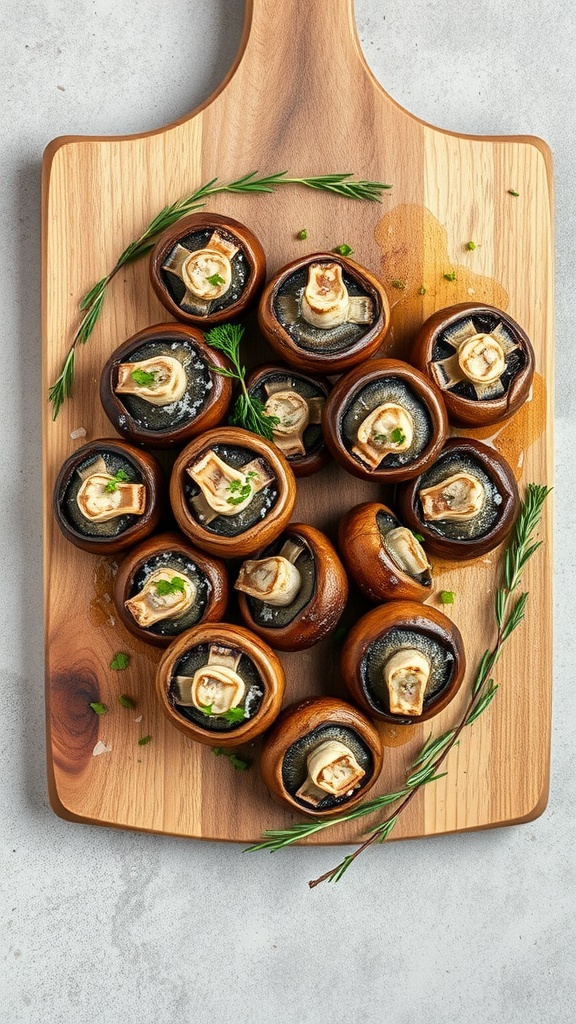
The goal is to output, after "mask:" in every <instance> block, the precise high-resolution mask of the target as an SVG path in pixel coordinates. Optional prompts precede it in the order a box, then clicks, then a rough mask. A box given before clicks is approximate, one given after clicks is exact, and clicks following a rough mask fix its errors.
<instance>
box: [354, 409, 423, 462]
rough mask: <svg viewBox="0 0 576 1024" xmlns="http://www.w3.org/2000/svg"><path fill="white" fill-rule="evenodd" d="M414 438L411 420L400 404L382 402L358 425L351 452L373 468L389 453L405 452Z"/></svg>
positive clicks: (412, 421)
mask: <svg viewBox="0 0 576 1024" xmlns="http://www.w3.org/2000/svg"><path fill="white" fill-rule="evenodd" d="M413 440H414V420H413V419H412V416H411V415H410V413H409V412H408V411H407V409H404V407H403V406H401V405H396V404H395V403H394V402H383V403H382V404H381V405H379V406H377V407H376V409H373V410H372V412H371V413H369V414H368V416H366V417H365V419H363V420H362V422H361V424H360V426H359V427H358V433H357V440H356V444H355V445H354V447H353V448H352V452H353V454H354V455H357V456H358V458H360V459H361V460H362V462H365V463H366V464H367V465H368V466H369V467H370V468H371V469H376V468H377V467H378V466H379V465H380V463H381V462H382V459H383V458H385V456H386V455H388V454H390V453H391V452H395V453H400V452H405V451H407V450H408V449H409V448H410V446H411V445H412V442H413Z"/></svg>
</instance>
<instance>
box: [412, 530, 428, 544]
mask: <svg viewBox="0 0 576 1024" xmlns="http://www.w3.org/2000/svg"><path fill="white" fill-rule="evenodd" d="M411 533H412V536H413V537H415V538H416V540H419V541H420V543H421V544H422V543H423V541H424V540H425V538H424V537H423V536H422V534H421V533H416V530H411Z"/></svg>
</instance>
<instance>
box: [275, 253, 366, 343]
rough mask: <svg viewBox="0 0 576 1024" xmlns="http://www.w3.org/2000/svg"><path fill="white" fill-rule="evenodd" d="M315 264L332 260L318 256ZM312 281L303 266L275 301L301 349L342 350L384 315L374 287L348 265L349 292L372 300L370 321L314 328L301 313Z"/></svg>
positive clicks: (278, 314) (284, 284)
mask: <svg viewBox="0 0 576 1024" xmlns="http://www.w3.org/2000/svg"><path fill="white" fill-rule="evenodd" d="M313 262H314V263H330V260H328V259H326V260H321V259H315V260H314V261H313ZM307 280H308V266H307V265H306V266H304V267H300V268H299V269H298V270H295V271H294V273H293V274H290V275H289V276H288V277H287V278H286V279H285V280H284V281H283V282H282V284H281V285H280V287H279V288H278V290H277V292H276V295H275V296H274V300H273V308H274V315H275V316H276V319H277V320H278V322H279V323H280V324H281V325H282V327H283V328H284V330H285V331H287V332H288V334H289V335H290V337H291V338H292V339H293V341H294V342H295V343H296V345H298V346H299V347H300V348H303V349H307V350H308V351H309V352H317V353H320V354H322V353H326V354H332V353H335V352H342V351H344V350H345V349H346V348H348V346H350V345H353V344H354V343H355V342H357V341H358V340H359V339H360V338H361V337H363V335H364V334H367V333H368V331H370V330H372V327H373V326H374V324H375V323H376V321H377V319H378V316H379V315H380V300H379V299H378V298H377V297H376V296H375V294H374V292H373V291H372V290H371V289H366V288H362V286H361V284H360V282H359V281H358V280H357V279H356V278H355V277H353V276H352V275H351V274H350V273H348V271H347V270H346V268H345V267H343V268H342V280H343V281H344V284H345V286H346V289H347V291H348V294H349V295H350V296H351V297H353V296H356V295H361V296H366V297H367V298H369V299H370V300H371V302H372V314H371V317H370V320H369V322H368V323H363V324H354V323H343V324H339V325H338V326H337V327H330V328H327V329H325V328H321V327H314V326H313V324H309V323H308V321H307V320H305V319H304V317H303V316H302V313H301V306H302V295H303V293H304V289H305V288H306V282H307Z"/></svg>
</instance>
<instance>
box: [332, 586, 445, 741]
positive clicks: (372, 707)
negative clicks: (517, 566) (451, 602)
mask: <svg viewBox="0 0 576 1024" xmlns="http://www.w3.org/2000/svg"><path fill="white" fill-rule="evenodd" d="M340 666H341V671H342V677H343V679H344V682H345V684H346V686H347V688H348V690H349V692H350V694H351V696H352V697H353V699H354V700H355V701H357V703H359V704H360V706H361V707H362V708H363V709H364V710H365V711H367V712H368V713H369V714H371V715H372V716H374V717H376V718H380V719H383V720H385V721H389V722H395V723H397V724H400V725H402V724H408V723H409V722H417V721H424V720H425V719H428V718H431V717H432V716H433V715H436V714H438V712H439V711H442V710H443V708H445V707H446V705H447V704H448V703H449V702H450V701H451V700H452V698H453V697H454V695H455V694H456V692H457V690H458V688H459V686H460V684H461V682H462V679H463V676H464V670H465V659H464V646H463V642H462V637H461V635H460V632H459V630H458V628H457V626H455V625H454V623H453V622H452V621H451V620H450V619H449V618H448V617H447V616H446V615H443V614H442V612H439V611H437V610H436V609H434V608H428V607H425V606H424V605H421V604H417V603H416V602H414V601H390V602H388V603H387V604H385V605H382V606H381V607H379V608H373V609H372V611H370V612H368V613H367V614H366V615H364V616H363V617H362V618H361V619H359V620H358V622H357V623H356V624H355V625H354V626H353V627H352V629H351V630H350V632H349V634H348V636H347V638H346V641H345V643H344V647H343V649H342V655H341V661H340Z"/></svg>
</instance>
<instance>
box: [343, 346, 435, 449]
mask: <svg viewBox="0 0 576 1024" xmlns="http://www.w3.org/2000/svg"><path fill="white" fill-rule="evenodd" d="M368 365H370V364H368ZM385 403H392V404H394V405H399V406H402V408H403V409H405V410H406V412H408V413H409V414H410V416H411V417H412V420H413V423H414V436H413V439H412V444H411V445H410V447H409V448H406V450H405V451H401V452H396V451H388V452H386V454H385V455H384V457H383V458H382V460H381V462H380V464H379V467H378V468H382V469H397V468H399V467H400V466H406V465H408V464H409V463H410V462H413V461H414V460H415V459H417V458H419V456H420V455H421V454H422V452H423V451H424V450H425V449H426V448H427V447H428V445H429V444H430V442H431V440H432V436H433V428H432V420H431V417H430V413H429V412H428V409H427V408H426V406H425V404H424V402H423V401H422V399H421V398H419V397H418V395H417V394H416V392H415V391H414V390H413V389H412V388H411V387H410V385H409V384H408V383H407V382H406V381H405V380H403V379H402V378H400V377H395V376H390V377H378V378H377V379H376V380H371V381H370V382H369V383H368V384H365V385H364V387H360V388H358V390H357V391H356V392H355V393H354V395H353V396H352V398H351V399H350V401H349V402H348V404H347V406H346V408H345V410H344V414H343V416H342V420H341V428H340V429H341V433H342V440H343V442H344V445H345V446H346V448H347V450H348V451H349V452H350V454H351V455H353V457H354V458H355V459H357V460H358V462H360V464H361V465H364V463H363V462H362V460H361V459H359V458H358V456H357V455H355V453H354V452H353V451H352V449H353V447H354V446H355V444H356V442H357V438H358V428H359V427H360V425H361V423H363V421H364V420H365V419H366V417H367V416H369V414H370V413H371V412H373V411H374V409H377V408H378V406H379V405H383V404H385Z"/></svg>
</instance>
